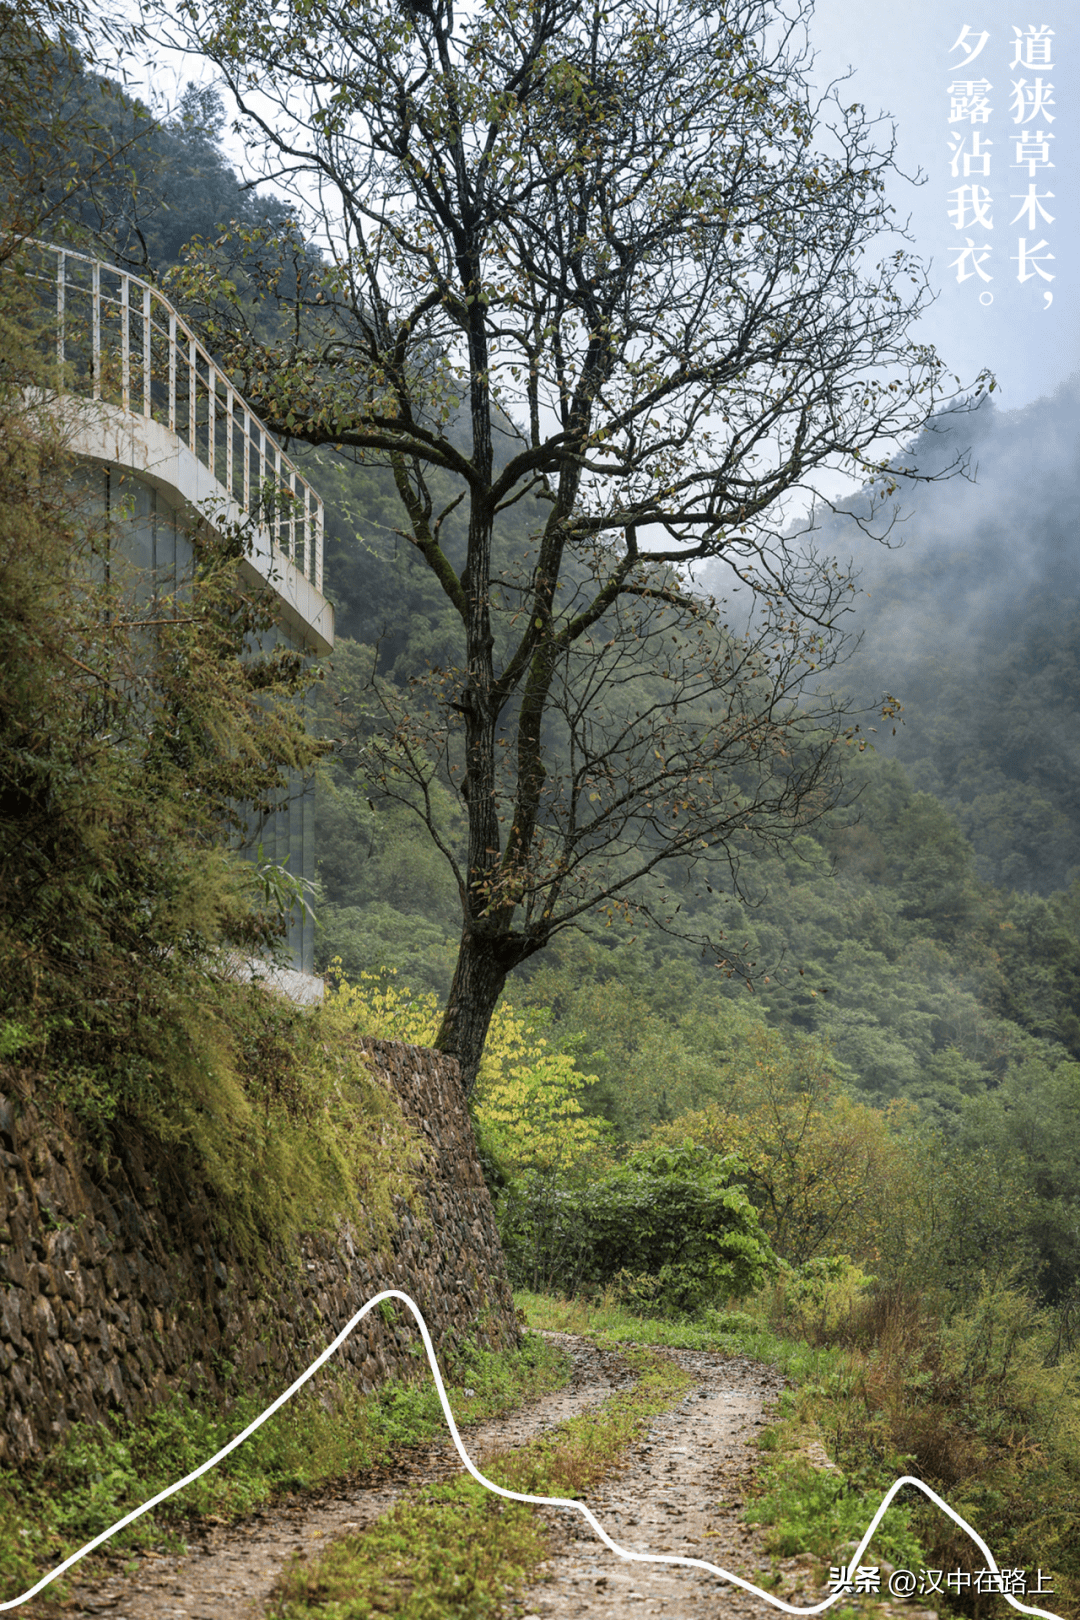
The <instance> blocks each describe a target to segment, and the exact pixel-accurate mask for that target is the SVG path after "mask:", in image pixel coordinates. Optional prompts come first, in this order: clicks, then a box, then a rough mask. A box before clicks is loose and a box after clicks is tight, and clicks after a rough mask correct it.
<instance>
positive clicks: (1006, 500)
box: [816, 375, 1080, 893]
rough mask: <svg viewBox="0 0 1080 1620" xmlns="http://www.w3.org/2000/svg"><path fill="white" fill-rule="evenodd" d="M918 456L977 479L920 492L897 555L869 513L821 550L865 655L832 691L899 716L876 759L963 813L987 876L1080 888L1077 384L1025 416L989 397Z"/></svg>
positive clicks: (911, 496)
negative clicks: (849, 575)
mask: <svg viewBox="0 0 1080 1620" xmlns="http://www.w3.org/2000/svg"><path fill="white" fill-rule="evenodd" d="M911 448H912V453H911V455H910V456H909V457H908V458H906V460H907V463H908V464H910V465H913V466H915V467H917V468H918V470H919V472H920V473H923V474H942V473H944V472H945V471H946V470H947V469H948V468H949V467H950V465H951V464H953V463H954V462H955V460H956V458H957V457H958V456H961V455H963V454H964V452H969V462H968V466H967V471H966V473H965V475H963V476H960V475H954V476H951V477H942V478H941V480H940V481H939V482H934V483H923V484H920V483H913V484H908V485H907V486H906V487H905V488H904V489H903V490H902V491H901V493H900V494H899V495H898V497H897V503H898V505H897V517H896V522H895V524H894V526H893V528H892V530H891V533H890V535H889V542H888V546H885V545H882V544H879V543H877V542H875V541H874V540H873V539H871V538H870V537H869V536H868V535H867V534H865V533H864V532H863V530H862V529H860V527H859V526H858V524H857V523H856V522H854V521H852V517H851V516H848V515H846V514H848V513H851V514H857V515H859V516H863V517H864V516H865V514H866V513H867V511H868V502H867V499H866V497H865V496H855V497H852V498H851V499H850V500H848V501H846V502H844V503H842V508H841V510H840V512H838V513H837V514H835V515H834V514H833V513H830V512H826V513H825V514H824V518H823V521H822V523H821V528H820V531H819V533H818V535H817V536H816V541H817V544H818V546H819V549H820V550H821V551H822V552H824V553H825V554H828V555H835V556H837V557H838V558H839V559H840V560H841V561H843V562H846V561H847V560H848V559H851V560H852V562H853V565H854V570H855V571H856V572H857V574H858V575H859V580H858V583H859V587H860V594H859V595H858V596H857V597H856V599H855V602H854V607H853V612H852V613H851V615H850V616H849V618H848V626H849V628H850V627H854V628H855V630H856V631H857V633H858V635H859V636H861V642H860V644H859V646H858V648H857V649H856V650H855V652H854V653H853V654H852V656H851V658H850V660H849V662H848V663H847V664H846V666H845V667H844V668H843V669H842V670H841V671H838V672H833V673H832V674H831V675H830V677H829V679H830V683H831V684H832V685H833V686H834V687H836V686H837V685H839V686H841V687H842V688H844V689H845V690H846V691H848V692H849V693H850V694H851V696H852V697H853V698H855V699H856V700H857V701H859V702H862V703H865V704H867V705H871V704H873V702H874V700H875V699H876V698H877V697H878V696H879V694H880V693H881V692H882V691H888V692H891V693H893V694H894V695H895V696H896V697H898V698H899V699H900V701H901V702H902V703H903V705H904V721H903V725H902V726H901V727H900V728H898V730H897V734H896V737H895V740H894V739H893V737H891V736H890V735H889V733H888V730H887V729H885V728H882V730H881V731H880V732H879V735H878V736H877V738H876V739H875V742H876V745H877V746H878V748H879V749H880V751H881V752H882V753H883V754H884V755H886V756H892V757H896V758H898V759H900V760H901V761H903V763H904V764H905V765H906V766H907V768H908V770H909V773H910V774H911V776H912V779H913V781H914V782H915V784H916V786H918V787H920V788H922V789H925V790H926V791H929V792H932V793H934V794H936V795H937V796H938V797H939V798H941V799H942V800H943V801H944V802H945V803H946V804H947V805H948V806H949V808H950V809H952V810H953V811H954V813H956V814H957V816H958V817H959V820H960V823H961V826H962V827H963V830H964V832H965V833H966V834H967V836H968V837H969V838H971V839H972V841H973V843H974V844H975V847H976V853H977V856H978V865H979V869H980V875H981V876H983V877H984V878H985V879H987V880H988V881H991V882H994V883H996V884H998V885H1000V886H1004V887H1017V888H1030V889H1034V890H1036V891H1039V892H1043V893H1049V892H1050V891H1052V890H1055V889H1060V888H1065V887H1067V886H1068V885H1069V883H1070V882H1071V881H1072V879H1073V878H1075V877H1076V876H1077V874H1078V871H1080V728H1078V726H1077V715H1078V711H1080V651H1078V648H1080V569H1078V563H1077V511H1078V506H1080V375H1078V376H1076V377H1074V378H1073V379H1071V381H1070V382H1069V383H1068V384H1066V385H1064V386H1062V387H1061V388H1060V389H1059V390H1058V391H1057V392H1056V393H1055V394H1054V395H1053V396H1052V397H1050V398H1046V399H1041V400H1038V401H1036V402H1035V403H1034V404H1032V405H1029V406H1028V407H1027V408H1026V409H1024V410H1019V411H1004V410H1001V409H1000V408H999V407H997V406H996V405H995V404H994V401H993V398H992V397H991V398H990V399H988V400H987V401H986V403H985V404H984V405H983V406H982V407H981V408H980V409H978V410H975V411H973V412H970V413H959V414H955V415H952V416H946V417H942V418H939V419H938V420H937V421H936V422H935V423H934V424H933V425H932V426H931V427H929V428H927V429H926V430H925V431H924V432H923V433H922V435H921V436H920V438H919V439H918V441H917V443H916V444H915V445H914V446H912V447H911ZM883 528H884V525H883V524H877V525H876V528H875V532H877V533H881V532H882V530H883ZM838 676H839V680H838V678H837V677H838ZM1020 784H1023V787H1022V788H1021V786H1020Z"/></svg>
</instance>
